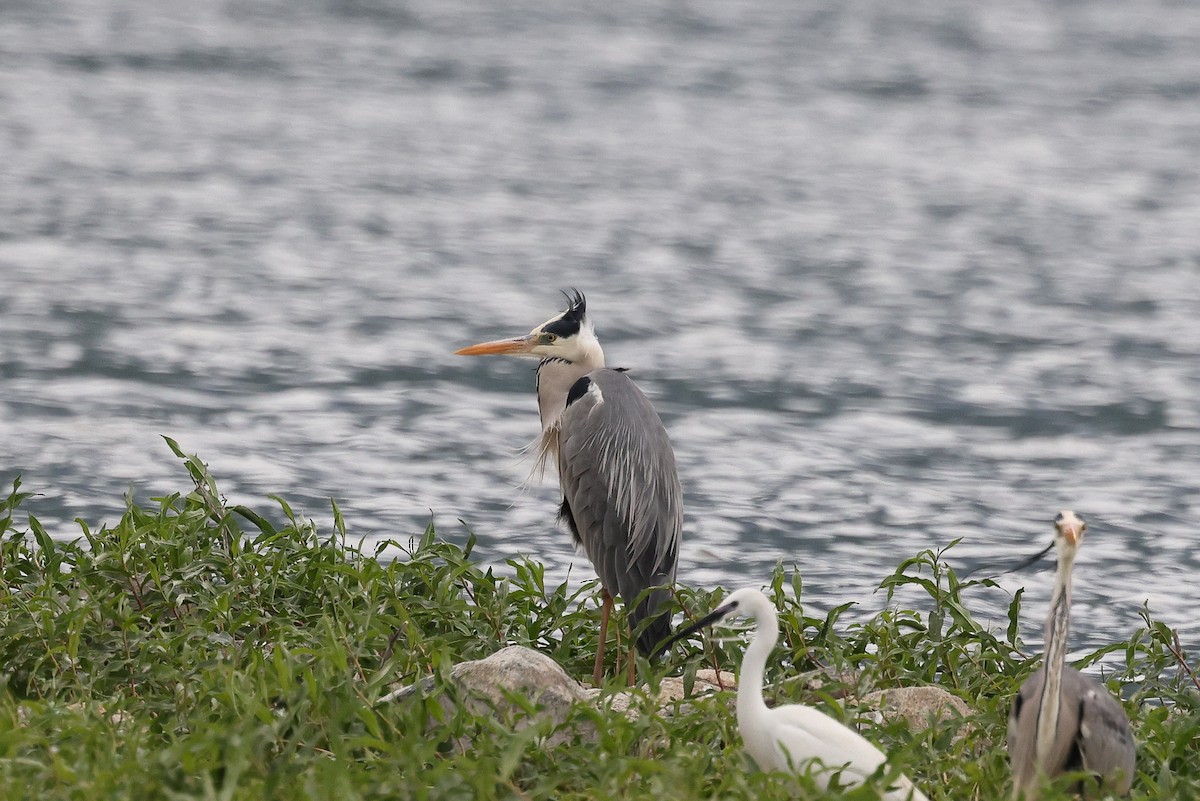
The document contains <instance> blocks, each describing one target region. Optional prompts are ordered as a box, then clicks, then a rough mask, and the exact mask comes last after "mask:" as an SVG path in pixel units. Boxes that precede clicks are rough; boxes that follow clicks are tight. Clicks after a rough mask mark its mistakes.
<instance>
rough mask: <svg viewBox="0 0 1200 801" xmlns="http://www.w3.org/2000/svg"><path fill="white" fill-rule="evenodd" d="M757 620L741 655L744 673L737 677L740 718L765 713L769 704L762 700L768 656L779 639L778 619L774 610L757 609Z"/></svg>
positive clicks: (755, 617)
mask: <svg viewBox="0 0 1200 801" xmlns="http://www.w3.org/2000/svg"><path fill="white" fill-rule="evenodd" d="M754 622H755V623H756V624H757V625H756V628H755V630H754V640H753V641H752V642H751V643H750V646H749V647H748V648H747V649H746V655H745V656H744V657H742V673H741V675H740V676H738V696H737V709H738V719H739V721H740V720H741V719H742V718H743V717H746V716H749V715H752V714H753V713H754V712H755V711H758V712H759V714H762V713H763V712H765V711H766V709H767V703H766V701H764V700H763V671H764V670H765V668H766V666H767V658H768V657H769V656H770V655H771V651H773V650H774V649H775V643H776V642H778V640H779V621H778V620H776V618H775V615H774V610H772V609H759V610H756V612H755V614H754Z"/></svg>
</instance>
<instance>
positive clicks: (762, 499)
mask: <svg viewBox="0 0 1200 801" xmlns="http://www.w3.org/2000/svg"><path fill="white" fill-rule="evenodd" d="M118 5H119V8H118V7H115V6H118ZM1198 54H1200V7H1197V6H1196V5H1194V4H1190V3H1169V2H1163V3H1136V4H1134V3H1126V2H1123V0H1111V1H1109V0H1093V1H1090V2H1062V3H1045V2H1040V1H1039V2H1026V3H1020V2H1015V3H1001V4H986V3H976V2H968V1H967V0H963V1H962V2H941V1H940V0H939V1H938V2H932V1H930V2H907V3H894V2H890V1H889V0H864V1H863V2H842V0H822V1H821V2H808V3H797V2H794V1H793V0H748V1H747V2H731V1H730V0H711V2H681V1H672V0H658V1H657V2H640V1H639V2H616V3H612V2H610V3H581V2H575V1H574V0H566V1H565V2H546V3H534V2H526V3H519V2H517V3H504V4H493V3H488V2H475V3H472V2H467V0H414V1H413V2H405V3H399V2H386V1H385V0H348V1H347V2H332V0H331V2H299V1H297V0H287V2H279V3H275V4H271V3H249V2H246V3H238V2H230V3H222V4H206V3H191V2H166V1H165V0H142V1H141V2H133V3H125V4H108V3H103V2H93V1H92V0H62V1H61V2H52V1H51V0H28V1H27V2H24V3H20V2H18V3H8V4H5V6H4V7H3V10H2V11H0V110H2V111H0V179H2V180H0V480H2V481H4V482H9V481H11V478H12V477H13V476H15V475H16V474H17V473H21V474H22V475H23V480H24V483H25V486H26V488H28V489H34V490H37V491H39V492H40V493H42V494H41V496H40V497H38V498H36V499H35V500H33V501H32V502H31V503H30V504H29V507H28V508H29V510H30V511H32V512H34V513H35V514H37V515H38V516H39V517H40V519H42V520H43V522H45V523H46V524H47V525H48V526H49V527H50V528H51V530H52V531H53V532H54V533H55V534H56V535H57V536H62V537H72V536H76V535H77V534H78V528H77V526H76V525H75V524H74V523H73V522H72V520H73V519H74V518H76V517H81V518H83V519H85V520H87V521H89V522H90V523H91V524H93V525H96V524H99V523H101V522H105V521H108V522H112V521H114V520H115V519H116V518H117V516H118V515H119V514H120V511H121V508H122V497H123V495H124V494H125V493H127V492H130V491H132V492H133V494H134V496H135V497H136V498H139V499H147V498H149V497H151V496H153V495H155V494H159V493H164V492H171V491H176V490H181V489H185V488H186V486H187V479H186V475H185V473H184V471H183V470H182V468H181V466H180V465H179V464H178V462H177V460H176V459H175V458H174V457H173V456H172V455H171V454H170V452H169V451H168V450H167V448H166V447H165V446H164V445H163V444H162V441H161V439H160V435H164V434H165V435H169V436H171V437H174V438H175V439H177V440H178V441H179V442H180V444H181V445H182V446H183V447H184V448H185V449H186V450H187V451H189V452H195V453H198V454H200V455H201V457H202V458H203V459H204V460H206V461H207V462H208V463H209V464H210V465H211V467H212V470H213V472H214V473H215V475H216V476H217V477H218V479H219V481H220V482H221V484H222V486H223V488H224V490H225V491H226V493H227V495H228V497H229V498H230V500H231V501H234V502H248V503H251V504H253V505H255V506H256V507H257V508H260V509H262V508H265V507H266V505H267V503H268V502H267V501H266V500H265V495H266V494H267V493H278V494H281V495H283V496H285V497H287V498H288V499H289V500H291V501H292V502H293V503H294V504H296V505H297V506H298V507H300V508H301V509H302V510H303V512H304V513H305V514H306V515H307V516H310V517H312V518H314V519H315V520H316V521H317V522H318V524H320V525H321V526H323V527H325V528H326V530H328V525H329V521H330V518H331V513H330V511H329V504H328V498H330V497H334V498H336V499H337V500H338V502H339V503H340V504H341V506H342V508H343V510H344V512H345V515H346V518H347V520H348V522H349V525H350V528H351V529H352V531H353V532H354V534H355V535H356V536H362V537H366V538H367V539H368V540H375V539H379V538H385V537H399V538H402V539H406V538H408V537H410V536H412V535H413V534H415V533H417V532H418V531H419V530H420V529H421V528H423V527H424V525H425V524H426V523H427V522H428V521H429V520H430V519H431V517H432V519H434V520H435V521H436V523H437V524H438V526H439V531H440V532H441V533H442V534H443V535H444V536H447V537H450V538H452V539H455V540H458V541H463V540H464V539H465V537H466V528H465V527H464V525H463V524H462V523H460V522H459V521H460V520H461V521H463V523H465V524H466V526H469V527H470V529H471V530H473V531H474V532H475V533H476V534H477V536H478V538H479V548H478V553H479V555H480V556H481V558H483V559H485V560H487V561H489V562H493V563H502V562H503V560H505V559H506V558H510V557H514V556H517V555H520V554H528V555H531V556H535V557H537V558H538V559H541V560H544V561H545V562H546V563H547V564H548V566H549V570H550V573H551V577H552V578H554V579H556V580H561V579H563V578H566V577H567V576H568V575H569V576H570V579H571V580H572V581H578V580H582V579H584V578H587V577H589V576H591V575H592V573H591V571H590V568H589V566H588V565H587V563H586V560H584V559H583V558H582V557H580V556H577V555H575V554H574V553H573V552H572V550H571V549H570V547H569V538H568V537H567V536H566V535H564V534H562V533H561V532H560V531H557V530H556V529H555V528H554V527H553V515H554V511H555V502H556V495H557V493H556V489H555V487H554V484H553V480H552V479H548V480H547V481H544V482H534V483H533V484H531V485H529V486H527V487H525V488H524V489H522V488H521V487H520V485H521V482H522V481H523V480H524V479H525V477H526V474H527V472H528V467H529V465H528V463H527V462H522V461H521V458H520V453H519V451H520V449H521V447H522V446H524V445H525V444H526V443H527V442H529V441H530V440H532V439H533V438H534V437H535V436H536V434H537V430H538V423H537V413H536V405H535V403H534V400H533V374H532V371H531V369H530V368H531V367H532V364H531V363H528V362H523V361H515V360H503V359H492V360H483V359H465V358H462V357H455V356H453V355H451V354H452V351H453V350H454V349H455V348H457V347H459V346H462V345H465V344H470V343H472V342H476V341H480V340H483V339H492V338H497V337H501V336H508V335H515V334H519V333H523V332H525V331H527V330H528V329H529V328H531V327H532V326H533V325H535V324H537V323H540V322H541V321H542V320H544V319H546V318H547V317H549V316H551V315H552V314H554V313H555V312H556V311H557V310H558V309H559V308H561V301H562V299H561V297H560V296H559V295H558V290H559V289H563V288H568V287H579V288H580V289H582V290H583V291H585V292H586V293H587V295H588V299H589V308H590V310H591V312H592V315H593V318H594V320H595V322H596V325H597V328H598V332H599V335H600V337H601V339H602V341H603V343H604V345H605V346H606V351H607V354H608V357H609V363H610V364H613V365H617V366H625V367H629V368H632V371H633V372H632V373H631V375H633V376H634V378H635V379H636V380H637V381H638V382H639V383H640V384H641V386H642V387H643V388H644V389H645V390H646V392H647V393H648V394H649V395H650V397H651V399H652V400H653V402H654V403H655V404H656V406H657V407H658V409H659V410H660V412H661V414H662V417H663V419H664V421H665V423H666V425H667V428H668V430H669V431H670V434H671V437H672V439H673V441H674V445H675V449H676V452H677V455H678V460H679V468H680V477H681V480H682V483H683V486H684V490H685V495H686V504H687V508H686V541H685V546H684V550H683V555H682V561H681V565H680V579H681V580H682V581H684V582H687V583H689V584H700V585H714V584H718V583H720V584H726V585H740V584H756V583H759V582H761V581H763V580H764V579H765V578H766V577H767V575H768V573H769V571H770V569H771V568H772V566H773V565H774V564H775V563H776V562H777V561H779V560H782V561H783V562H784V563H785V564H786V565H789V566H790V565H795V566H796V567H797V569H799V570H800V571H801V573H802V575H803V577H804V581H805V598H806V602H807V603H808V604H809V606H810V608H811V609H812V610H813V611H814V612H820V611H822V610H824V609H826V608H828V607H830V606H833V605H835V604H837V603H841V602H843V601H850V600H853V601H858V602H860V603H861V604H862V607H861V609H863V610H865V611H868V612H869V611H871V610H873V609H877V608H879V607H880V606H881V605H882V604H883V603H884V598H883V597H882V595H873V594H872V591H873V590H874V588H875V587H876V586H877V585H878V583H879V581H880V580H881V579H882V578H884V577H885V576H886V575H888V574H889V573H890V572H891V571H892V569H893V568H894V567H895V565H896V564H897V563H898V562H899V561H900V560H901V559H902V558H903V557H906V556H909V555H913V554H915V553H917V552H918V551H920V550H922V549H924V548H931V547H932V548H938V547H943V546H945V545H946V544H948V543H949V542H950V541H952V540H954V539H956V538H960V537H961V538H962V539H963V542H962V544H961V545H959V546H957V547H956V548H955V549H954V550H952V551H951V558H952V561H959V562H963V563H966V562H969V561H971V560H978V559H988V558H996V557H1011V556H1014V555H1018V554H1021V553H1025V552H1027V551H1030V550H1032V549H1034V548H1037V547H1040V546H1041V545H1042V544H1044V543H1045V542H1047V541H1048V540H1049V537H1050V534H1051V527H1050V522H1049V521H1050V520H1051V518H1052V517H1053V516H1054V514H1055V512H1056V511H1057V510H1058V509H1060V508H1063V507H1070V508H1074V509H1075V510H1077V511H1078V512H1079V513H1080V514H1082V515H1083V516H1084V517H1086V518H1087V519H1088V521H1089V523H1090V528H1089V535H1088V539H1087V544H1086V548H1085V551H1084V553H1083V555H1082V556H1081V558H1080V561H1079V563H1078V567H1077V571H1076V585H1077V589H1076V610H1077V612H1076V615H1075V619H1074V635H1073V636H1074V642H1075V644H1076V645H1077V646H1079V647H1083V646H1097V645H1099V644H1102V643H1104V642H1106V641H1108V640H1110V639H1113V638H1117V637H1125V636H1128V634H1129V632H1130V631H1131V630H1132V629H1133V628H1134V627H1135V626H1136V625H1138V622H1139V621H1138V609H1139V608H1140V607H1141V605H1142V603H1143V602H1145V601H1148V602H1149V604H1150V606H1151V609H1152V611H1153V612H1154V614H1155V615H1156V616H1157V617H1159V618H1161V619H1163V620H1165V621H1167V622H1168V623H1170V624H1171V625H1173V626H1178V627H1180V628H1181V629H1182V630H1183V635H1184V638H1185V640H1186V641H1189V642H1191V643H1193V644H1194V643H1195V642H1196V639H1197V633H1198V628H1200V624H1198V623H1197V615H1196V609H1197V607H1198V606H1200V582H1198V581H1197V576H1198V568H1200V556H1197V552H1196V551H1197V548H1196V546H1197V535H1196V521H1197V519H1198V516H1200V495H1198V493H1197V480H1196V474H1197V466H1198V465H1200V407H1198V404H1197V397H1198V395H1200V55H1198ZM1050 582H1051V574H1050V572H1049V570H1048V569H1047V570H1043V571H1041V572H1038V573H1032V574H1028V575H1022V576H1016V577H1012V576H1010V577H1005V578H1004V579H1002V581H1001V583H1002V585H1003V587H1004V590H1005V591H1003V592H1002V591H991V592H990V594H989V593H981V594H978V595H975V596H972V597H973V599H974V603H975V604H977V606H976V608H975V611H976V612H977V613H978V614H979V615H980V616H981V617H982V618H984V619H988V620H994V621H996V622H1001V618H1002V615H1003V611H1004V609H1005V607H1006V604H1007V601H1008V597H1009V596H1008V595H1007V593H1008V592H1011V591H1012V590H1014V589H1015V588H1017V587H1019V586H1027V588H1028V596H1027V598H1028V602H1027V605H1026V610H1025V615H1024V621H1023V622H1024V625H1025V631H1026V633H1027V635H1028V637H1029V639H1030V640H1031V641H1036V640H1037V639H1039V638H1040V627H1041V620H1042V616H1043V615H1044V611H1045V605H1046V600H1047V596H1048V594H1049V587H1050Z"/></svg>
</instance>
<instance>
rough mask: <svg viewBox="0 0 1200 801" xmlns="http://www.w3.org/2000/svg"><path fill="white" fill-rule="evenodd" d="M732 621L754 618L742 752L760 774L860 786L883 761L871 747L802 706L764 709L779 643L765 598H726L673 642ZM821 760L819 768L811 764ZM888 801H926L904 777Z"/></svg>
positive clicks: (745, 662) (740, 707)
mask: <svg viewBox="0 0 1200 801" xmlns="http://www.w3.org/2000/svg"><path fill="white" fill-rule="evenodd" d="M730 617H748V618H751V619H753V620H754V622H755V624H756V626H757V627H756V629H755V633H754V639H753V641H752V642H751V643H750V645H749V646H748V647H747V648H746V655H745V657H744V658H743V659H742V672H741V675H740V676H738V694H737V716H738V730H739V731H740V732H741V735H742V740H743V741H744V742H745V744H746V750H747V751H748V752H749V753H750V756H751V757H753V758H754V761H755V762H756V763H757V764H758V766H759V767H760V768H762V769H763V770H782V771H787V772H791V773H802V772H805V771H808V770H809V769H810V767H812V768H813V772H812V775H813V777H814V778H815V779H816V780H817V781H818V782H819V783H820V784H821V785H822V786H823V787H828V786H829V783H830V781H831V780H832V779H833V777H834V776H835V775H837V776H838V781H839V782H840V783H841V784H843V785H859V784H862V783H863V782H864V781H865V780H866V779H867V778H868V777H870V776H871V775H872V774H873V773H875V772H876V771H877V770H878V769H879V767H880V766H881V765H882V764H883V763H884V762H886V761H887V757H886V756H885V755H884V754H883V752H882V751H880V750H879V749H878V748H877V747H876V746H875V745H874V744H872V743H871V742H870V741H869V740H867V739H866V738H865V737H863V736H862V735H861V734H859V733H858V732H856V731H854V730H853V729H851V728H849V727H847V726H846V725H845V724H843V723H840V722H838V721H836V720H834V719H833V718H831V717H829V716H828V715H826V714H825V713H824V712H822V711H820V710H819V709H815V708H814V707H811V706H804V705H802V704H789V705H787V706H778V707H774V708H771V707H768V706H767V704H766V701H764V700H763V671H764V670H765V668H766V665H767V657H768V656H770V654H771V651H772V649H774V648H775V643H776V641H777V640H778V639H779V618H778V617H777V615H776V614H775V607H774V606H772V605H771V602H770V601H769V600H768V599H767V597H766V596H765V595H763V594H762V593H761V592H759V591H758V590H756V589H753V588H744V589H740V590H737V591H735V592H733V593H732V594H730V596H729V597H728V598H727V599H726V600H725V602H724V603H722V604H721V605H720V606H719V607H717V608H716V609H715V610H713V612H712V613H711V614H709V615H708V616H707V617H705V618H704V619H702V620H700V621H699V622H697V623H696V624H694V625H692V626H690V627H688V628H687V629H684V630H683V631H680V632H679V634H677V635H676V638H679V637H683V636H686V635H687V634H690V633H691V632H693V631H695V630H697V629H699V628H701V627H703V626H706V625H708V624H710V623H714V622H716V621H718V620H722V619H725V618H730ZM814 760H816V761H819V762H820V763H821V765H822V766H823V768H817V767H816V766H813V761H814ZM883 798H884V799H886V800H887V801H906V800H907V801H928V799H926V797H925V796H924V795H923V794H922V793H921V791H920V790H918V789H917V788H916V787H915V786H914V785H913V783H912V782H911V781H909V780H908V778H907V777H905V776H900V777H898V778H897V779H896V786H894V787H892V788H890V789H889V790H888V791H887V792H886V793H885V795H884V796H883Z"/></svg>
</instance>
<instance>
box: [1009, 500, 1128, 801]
mask: <svg viewBox="0 0 1200 801" xmlns="http://www.w3.org/2000/svg"><path fill="white" fill-rule="evenodd" d="M1086 530H1087V524H1086V523H1084V522H1083V520H1082V519H1081V518H1080V517H1078V516H1077V515H1076V514H1075V513H1074V512H1071V511H1062V512H1059V513H1058V516H1057V517H1055V518H1054V545H1055V547H1056V548H1057V550H1058V570H1057V573H1056V575H1055V580H1054V591H1053V593H1052V594H1051V596H1050V613H1049V615H1048V617H1047V618H1046V657H1045V664H1044V665H1043V666H1042V667H1041V668H1039V669H1038V671H1037V672H1036V673H1034V674H1033V675H1032V676H1030V677H1029V678H1028V679H1026V680H1025V683H1024V684H1022V685H1021V689H1020V691H1019V692H1018V693H1017V697H1016V698H1015V699H1014V700H1013V705H1012V710H1011V711H1010V712H1009V715H1008V757H1009V760H1010V762H1011V763H1012V771H1013V793H1012V797H1013V798H1014V799H1016V798H1024V799H1025V801H1033V799H1035V798H1037V796H1038V792H1039V790H1040V788H1041V785H1042V783H1043V782H1044V781H1046V780H1047V779H1052V778H1054V777H1055V776H1058V775H1060V774H1062V773H1065V772H1071V771H1087V772H1089V773H1092V774H1095V775H1096V776H1097V777H1098V778H1099V780H1100V782H1101V784H1102V786H1103V787H1104V788H1105V790H1106V791H1108V792H1115V793H1118V794H1120V795H1125V794H1126V793H1128V792H1129V788H1130V786H1131V785H1132V783H1133V773H1134V764H1135V761H1136V753H1135V749H1134V744H1133V732H1132V730H1131V729H1130V726H1129V718H1128V717H1127V716H1126V715H1125V710H1124V709H1123V708H1122V707H1121V704H1120V703H1119V702H1118V701H1117V699H1116V698H1114V697H1113V695H1112V694H1111V693H1110V692H1109V691H1108V690H1107V689H1105V688H1104V687H1103V686H1102V685H1101V684H1100V683H1099V682H1098V681H1096V680H1095V679H1092V678H1090V677H1088V676H1085V675H1083V674H1082V673H1080V672H1079V671H1077V670H1075V669H1073V668H1069V667H1066V664H1065V663H1066V658H1067V629H1068V626H1069V623H1070V614H1071V569H1072V567H1073V566H1074V564H1075V555H1076V553H1078V551H1079V546H1080V545H1081V544H1082V543H1083V532H1084V531H1086Z"/></svg>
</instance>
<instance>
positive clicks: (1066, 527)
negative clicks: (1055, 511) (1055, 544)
mask: <svg viewBox="0 0 1200 801" xmlns="http://www.w3.org/2000/svg"><path fill="white" fill-rule="evenodd" d="M1059 529H1060V530H1061V531H1062V535H1063V539H1065V540H1066V541H1067V544H1069V545H1071V546H1072V547H1073V546H1075V545H1078V544H1079V535H1080V534H1082V533H1083V526H1081V525H1079V524H1078V523H1074V522H1071V523H1062V524H1060V526H1059Z"/></svg>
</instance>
